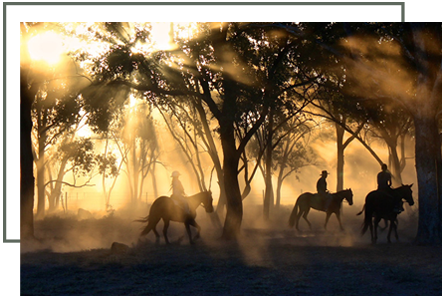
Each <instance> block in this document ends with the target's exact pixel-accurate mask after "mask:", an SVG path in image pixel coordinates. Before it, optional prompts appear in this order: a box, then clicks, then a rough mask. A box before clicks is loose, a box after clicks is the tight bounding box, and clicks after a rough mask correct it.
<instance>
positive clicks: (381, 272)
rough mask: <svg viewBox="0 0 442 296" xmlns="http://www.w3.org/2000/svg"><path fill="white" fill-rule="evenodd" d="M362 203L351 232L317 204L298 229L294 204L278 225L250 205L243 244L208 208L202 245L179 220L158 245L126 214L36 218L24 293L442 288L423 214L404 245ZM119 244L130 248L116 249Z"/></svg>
mask: <svg viewBox="0 0 442 296" xmlns="http://www.w3.org/2000/svg"><path fill="white" fill-rule="evenodd" d="M357 210H359V209H355V208H354V209H351V210H350V209H349V208H345V209H344V212H345V213H344V214H345V215H344V217H343V223H344V226H345V228H346V229H345V231H344V232H341V231H339V230H338V226H337V223H336V219H335V218H334V217H332V218H331V220H330V223H329V226H328V230H327V231H324V229H323V227H322V225H323V222H324V218H325V214H324V213H320V212H316V211H312V212H311V213H310V215H309V218H310V221H311V222H312V224H313V229H312V230H311V231H310V230H308V229H307V225H306V224H305V223H303V222H301V227H302V229H304V231H302V232H297V231H295V230H294V229H289V228H288V226H287V221H288V217H289V214H290V211H291V208H289V207H287V208H284V209H282V210H281V212H280V213H278V214H275V215H273V216H274V217H275V218H272V220H271V221H270V223H269V224H264V223H262V222H259V221H261V220H262V219H261V215H260V210H259V209H257V210H256V211H250V210H249V211H247V212H245V215H244V222H243V227H242V232H241V238H240V239H239V240H238V241H236V242H233V241H222V240H220V239H219V236H220V230H219V229H215V228H214V227H213V226H212V224H211V223H210V219H209V218H208V217H209V216H208V214H206V213H204V211H201V212H198V217H197V221H198V222H199V223H200V224H201V226H202V228H203V229H202V237H201V239H199V240H198V241H197V242H196V244H195V245H190V244H189V242H188V239H187V237H186V236H184V235H185V231H184V226H183V224H178V223H172V225H171V227H170V229H169V234H170V235H169V238H170V239H171V241H173V242H174V243H172V244H171V245H165V244H164V240H163V239H161V241H160V243H159V244H157V243H155V240H154V237H153V234H149V235H148V236H147V238H146V240H144V241H143V242H141V243H138V244H137V243H136V242H137V238H138V234H139V232H140V230H141V227H142V225H141V224H139V223H134V222H131V219H129V218H125V217H124V215H121V216H119V215H113V216H109V217H105V218H99V219H93V218H92V219H86V220H80V221H78V220H76V219H74V218H73V217H65V218H57V217H52V218H47V219H45V220H43V221H40V222H37V223H36V236H37V237H39V238H40V241H39V242H38V243H34V244H32V245H31V244H23V243H22V255H21V294H22V295H441V293H442V292H441V291H442V260H441V259H442V247H424V246H416V245H414V244H412V241H413V238H414V236H415V233H416V219H415V216H414V215H411V216H410V215H408V214H407V213H403V214H401V216H402V217H401V218H402V219H401V220H400V221H399V236H400V241H399V242H395V241H394V240H393V243H392V244H388V243H386V239H385V236H386V233H385V232H383V233H381V234H380V240H379V243H378V244H376V245H372V244H371V243H370V239H369V235H368V234H366V235H365V236H363V237H361V236H360V225H361V222H362V217H361V216H358V217H357V216H356V215H355V213H356V211H357ZM138 217H139V216H137V217H134V218H138ZM134 218H133V219H134ZM161 227H162V225H159V230H161ZM183 236H184V237H183ZM115 241H116V242H120V243H123V244H126V245H128V246H129V249H127V250H126V251H124V252H121V253H115V252H111V250H110V247H111V245H112V242H115Z"/></svg>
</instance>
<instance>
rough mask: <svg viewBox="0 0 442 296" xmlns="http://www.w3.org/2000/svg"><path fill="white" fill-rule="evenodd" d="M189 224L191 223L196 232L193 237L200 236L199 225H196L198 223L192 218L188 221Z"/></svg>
mask: <svg viewBox="0 0 442 296" xmlns="http://www.w3.org/2000/svg"><path fill="white" fill-rule="evenodd" d="M189 225H192V226H193V227H195V228H196V231H197V232H196V235H195V237H194V239H198V238H200V232H201V227H200V226H199V225H198V223H196V221H195V220H192V221H190V222H189Z"/></svg>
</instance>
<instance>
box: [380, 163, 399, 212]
mask: <svg viewBox="0 0 442 296" xmlns="http://www.w3.org/2000/svg"><path fill="white" fill-rule="evenodd" d="M376 179H377V183H378V191H381V192H383V193H384V194H385V196H387V197H388V198H391V199H393V200H394V197H393V195H392V194H393V189H392V188H391V173H390V172H389V171H388V167H387V165H386V164H385V163H383V164H382V165H381V171H380V172H379V173H378V175H377V177H376ZM403 211H404V207H403V202H402V200H399V201H397V202H395V203H394V208H393V212H395V213H400V212H403Z"/></svg>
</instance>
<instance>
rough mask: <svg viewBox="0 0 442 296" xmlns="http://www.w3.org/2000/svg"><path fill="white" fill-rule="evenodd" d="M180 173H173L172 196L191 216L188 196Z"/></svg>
mask: <svg viewBox="0 0 442 296" xmlns="http://www.w3.org/2000/svg"><path fill="white" fill-rule="evenodd" d="M180 175H181V174H180V172H178V171H173V172H172V176H171V177H172V184H171V187H172V195H171V196H170V197H171V198H172V199H173V200H174V201H176V203H177V204H178V205H179V206H180V207H181V208H182V209H183V210H184V211H185V212H186V213H187V214H190V209H189V204H188V203H187V199H186V194H185V193H184V186H183V184H182V183H181V181H180V179H179V177H180Z"/></svg>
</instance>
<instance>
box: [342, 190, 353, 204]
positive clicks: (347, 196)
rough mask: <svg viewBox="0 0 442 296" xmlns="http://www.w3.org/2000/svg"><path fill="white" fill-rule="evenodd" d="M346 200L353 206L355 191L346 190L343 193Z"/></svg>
mask: <svg viewBox="0 0 442 296" xmlns="http://www.w3.org/2000/svg"><path fill="white" fill-rule="evenodd" d="M343 193H344V198H345V199H346V200H347V202H348V204H349V205H353V191H351V189H345V190H344V191H343Z"/></svg>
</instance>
